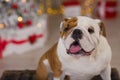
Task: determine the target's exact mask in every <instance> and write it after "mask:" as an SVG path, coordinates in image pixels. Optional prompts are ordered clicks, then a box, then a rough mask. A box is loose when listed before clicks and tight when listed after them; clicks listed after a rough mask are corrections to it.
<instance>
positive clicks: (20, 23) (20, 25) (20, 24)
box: [17, 21, 24, 29]
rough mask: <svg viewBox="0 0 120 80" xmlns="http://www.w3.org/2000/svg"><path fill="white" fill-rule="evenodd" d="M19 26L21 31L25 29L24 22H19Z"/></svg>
mask: <svg viewBox="0 0 120 80" xmlns="http://www.w3.org/2000/svg"><path fill="white" fill-rule="evenodd" d="M17 25H18V27H19V28H20V29H21V28H23V27H24V23H23V22H22V21H20V22H18V24H17Z"/></svg>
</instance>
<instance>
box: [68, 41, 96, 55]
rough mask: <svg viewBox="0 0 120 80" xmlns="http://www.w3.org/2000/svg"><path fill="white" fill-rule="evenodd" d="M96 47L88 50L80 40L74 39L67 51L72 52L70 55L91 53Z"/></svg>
mask: <svg viewBox="0 0 120 80" xmlns="http://www.w3.org/2000/svg"><path fill="white" fill-rule="evenodd" d="M93 50H94V49H92V50H91V51H89V52H86V51H85V50H84V49H83V48H82V47H81V45H80V43H79V41H74V42H73V43H72V44H71V45H70V47H69V49H67V53H68V54H70V55H78V54H80V55H91V53H92V51H93Z"/></svg>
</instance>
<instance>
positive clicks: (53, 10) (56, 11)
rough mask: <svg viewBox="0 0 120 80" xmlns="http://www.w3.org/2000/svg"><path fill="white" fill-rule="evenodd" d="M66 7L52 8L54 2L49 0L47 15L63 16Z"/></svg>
mask: <svg viewBox="0 0 120 80" xmlns="http://www.w3.org/2000/svg"><path fill="white" fill-rule="evenodd" d="M63 11H64V7H63V5H60V6H59V7H58V8H53V7H52V0H47V13H48V14H63Z"/></svg>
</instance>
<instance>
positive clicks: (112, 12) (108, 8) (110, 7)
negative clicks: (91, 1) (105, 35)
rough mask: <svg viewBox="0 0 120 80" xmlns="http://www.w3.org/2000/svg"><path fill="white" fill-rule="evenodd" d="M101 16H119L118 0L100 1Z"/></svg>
mask: <svg viewBox="0 0 120 80" xmlns="http://www.w3.org/2000/svg"><path fill="white" fill-rule="evenodd" d="M98 7H99V16H100V17H101V18H107V19H108V18H115V17H116V16H117V13H118V12H117V0H116V1H101V2H99V3H98Z"/></svg>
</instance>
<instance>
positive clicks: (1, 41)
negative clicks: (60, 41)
mask: <svg viewBox="0 0 120 80" xmlns="http://www.w3.org/2000/svg"><path fill="white" fill-rule="evenodd" d="M42 37H43V34H37V35H36V34H33V35H31V36H29V37H28V39H24V40H14V39H12V40H9V41H8V40H5V39H2V38H1V37H0V58H2V57H3V51H4V49H5V47H6V46H7V45H8V44H9V43H12V44H18V45H21V44H24V43H26V42H30V43H32V44H33V43H34V42H35V41H36V40H37V39H38V38H42Z"/></svg>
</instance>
